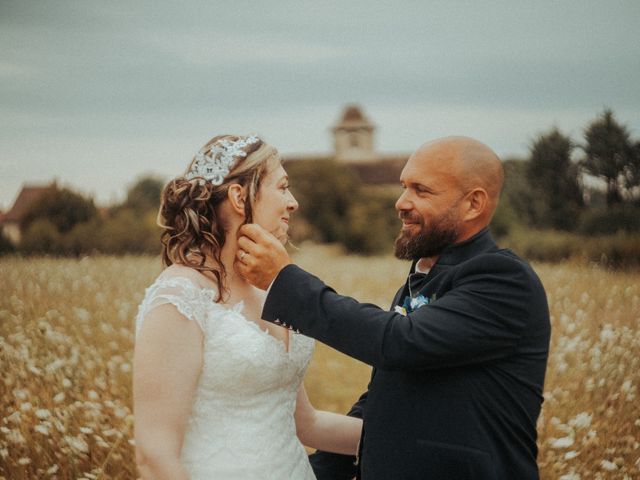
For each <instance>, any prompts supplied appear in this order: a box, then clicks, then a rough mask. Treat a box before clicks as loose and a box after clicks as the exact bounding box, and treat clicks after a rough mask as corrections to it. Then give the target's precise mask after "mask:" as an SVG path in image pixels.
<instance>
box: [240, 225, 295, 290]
mask: <svg viewBox="0 0 640 480" xmlns="http://www.w3.org/2000/svg"><path fill="white" fill-rule="evenodd" d="M290 263H291V259H290V258H289V254H288V253H287V251H286V250H285V248H284V245H282V243H281V241H280V240H278V239H277V238H276V237H275V236H274V235H272V234H271V233H269V232H267V231H266V230H265V229H264V228H262V227H260V226H259V225H256V224H247V225H243V226H242V227H240V230H239V232H238V251H237V252H236V262H235V269H236V271H237V272H238V273H239V274H240V275H242V277H243V278H245V279H246V280H247V281H248V282H249V283H251V284H252V285H254V286H256V287H258V288H260V289H262V290H266V289H267V288H269V285H271V282H272V281H273V279H274V278H276V276H277V275H278V273H279V272H280V270H282V269H283V268H284V267H286V266H287V265H289V264H290Z"/></svg>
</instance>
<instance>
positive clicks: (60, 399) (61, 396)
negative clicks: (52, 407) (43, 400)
mask: <svg viewBox="0 0 640 480" xmlns="http://www.w3.org/2000/svg"><path fill="white" fill-rule="evenodd" d="M64 399H65V395H64V392H60V393H57V394H56V395H55V396H54V397H53V403H61V402H63V401H64Z"/></svg>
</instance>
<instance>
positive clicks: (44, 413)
mask: <svg viewBox="0 0 640 480" xmlns="http://www.w3.org/2000/svg"><path fill="white" fill-rule="evenodd" d="M50 416H51V412H50V411H49V410H47V409H46V408H39V409H38V410H36V417H38V418H39V419H40V420H44V419H45V418H49V417H50Z"/></svg>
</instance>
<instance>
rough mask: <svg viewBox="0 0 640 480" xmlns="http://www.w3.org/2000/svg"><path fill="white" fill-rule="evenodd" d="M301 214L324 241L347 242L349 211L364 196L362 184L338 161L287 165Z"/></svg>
mask: <svg viewBox="0 0 640 480" xmlns="http://www.w3.org/2000/svg"><path fill="white" fill-rule="evenodd" d="M285 168H286V169H287V173H288V174H289V178H290V179H291V191H292V193H293V194H294V196H295V197H296V199H297V200H298V202H299V203H300V212H299V214H300V215H301V216H302V217H304V219H305V220H306V223H307V225H308V226H309V227H311V228H310V231H309V234H310V236H311V237H312V238H314V239H316V240H318V241H320V242H327V243H333V242H343V241H344V239H345V229H346V228H347V225H348V222H349V209H350V208H351V206H352V205H354V203H355V202H356V200H357V198H358V196H359V193H360V181H359V180H358V179H357V177H356V176H355V174H354V172H353V171H352V170H351V169H350V168H349V167H348V166H346V165H342V164H339V163H337V162H336V161H334V160H325V159H322V160H305V161H292V162H288V163H287V164H286V165H285Z"/></svg>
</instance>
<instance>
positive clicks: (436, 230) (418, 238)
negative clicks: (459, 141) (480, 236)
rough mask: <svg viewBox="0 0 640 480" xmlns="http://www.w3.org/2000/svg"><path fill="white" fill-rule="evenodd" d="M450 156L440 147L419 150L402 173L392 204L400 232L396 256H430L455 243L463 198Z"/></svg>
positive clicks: (401, 257)
mask: <svg viewBox="0 0 640 480" xmlns="http://www.w3.org/2000/svg"><path fill="white" fill-rule="evenodd" d="M451 155H452V153H451V152H447V150H446V149H442V148H435V149H433V148H432V149H429V148H427V149H425V150H419V151H418V152H416V153H415V154H414V155H412V156H411V158H410V159H409V161H408V162H407V164H406V165H405V167H404V169H403V170H402V174H401V175H400V183H401V185H402V188H403V192H402V195H400V198H399V199H398V201H397V202H396V210H398V215H399V217H400V219H401V220H402V229H401V231H400V234H399V235H398V238H396V242H395V255H396V257H398V258H400V259H403V260H415V259H418V258H422V257H433V256H436V255H439V254H440V253H441V252H442V250H444V249H445V248H446V247H448V246H449V245H452V244H454V243H456V241H457V240H458V238H459V236H460V227H461V207H460V205H461V203H462V200H463V199H464V197H465V195H464V191H462V188H461V186H460V182H459V181H458V178H457V176H456V173H455V169H454V168H452V166H453V164H454V162H453V158H452V157H451Z"/></svg>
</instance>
